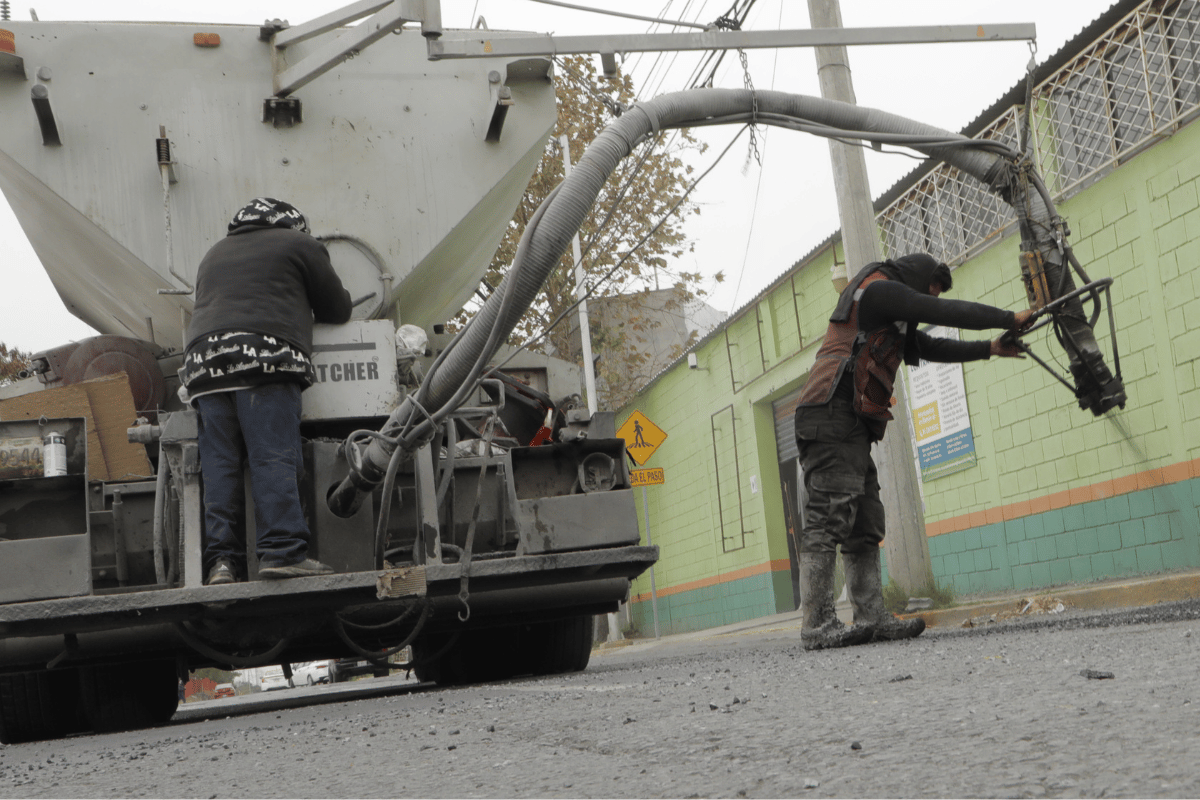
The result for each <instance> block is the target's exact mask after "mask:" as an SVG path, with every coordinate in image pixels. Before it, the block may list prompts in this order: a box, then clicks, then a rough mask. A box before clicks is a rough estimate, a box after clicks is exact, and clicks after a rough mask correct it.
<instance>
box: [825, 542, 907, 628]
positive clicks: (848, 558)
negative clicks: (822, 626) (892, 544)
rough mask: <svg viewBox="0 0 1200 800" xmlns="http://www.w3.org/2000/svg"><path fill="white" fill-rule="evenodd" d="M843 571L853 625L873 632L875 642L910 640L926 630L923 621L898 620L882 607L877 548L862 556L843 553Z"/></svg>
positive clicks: (881, 577)
mask: <svg viewBox="0 0 1200 800" xmlns="http://www.w3.org/2000/svg"><path fill="white" fill-rule="evenodd" d="M842 564H844V565H845V567H846V588H847V589H849V591H850V603H851V605H853V606H854V622H855V623H866V624H868V625H871V626H872V627H874V629H875V640H876V641H879V640H882V639H912V638H913V637H914V636H920V635H921V631H923V630H925V620H923V619H921V618H920V617H917V618H916V619H899V618H898V617H896V616H895V615H894V614H892V613H891V612H890V611H888V610H887V609H886V608H884V607H883V575H882V573H881V571H880V568H879V548H878V547H872V548H870V549H869V550H868V551H867V552H865V553H842Z"/></svg>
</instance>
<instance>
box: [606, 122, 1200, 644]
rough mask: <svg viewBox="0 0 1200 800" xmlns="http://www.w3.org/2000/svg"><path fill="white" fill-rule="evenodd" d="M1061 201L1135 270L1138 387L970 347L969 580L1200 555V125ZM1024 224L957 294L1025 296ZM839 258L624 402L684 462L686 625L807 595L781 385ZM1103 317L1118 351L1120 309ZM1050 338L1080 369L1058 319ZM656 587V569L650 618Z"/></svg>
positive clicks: (1104, 271)
mask: <svg viewBox="0 0 1200 800" xmlns="http://www.w3.org/2000/svg"><path fill="white" fill-rule="evenodd" d="M1059 212H1060V213H1061V214H1062V215H1063V216H1064V217H1065V218H1066V219H1067V221H1068V223H1069V225H1070V227H1071V229H1072V235H1071V242H1072V244H1073V245H1074V247H1075V251H1076V254H1077V255H1078V257H1079V259H1080V261H1081V262H1082V264H1083V265H1084V268H1085V269H1086V270H1087V271H1088V273H1089V274H1090V275H1091V276H1092V277H1093V278H1100V277H1108V276H1111V277H1113V278H1114V279H1115V282H1114V284H1113V287H1112V298H1113V301H1114V311H1115V315H1116V321H1117V325H1118V329H1117V339H1118V344H1119V348H1120V366H1121V370H1122V372H1123V375H1124V380H1125V383H1126V389H1127V392H1128V396H1129V401H1128V404H1127V406H1126V408H1125V409H1124V410H1122V411H1116V410H1114V411H1112V412H1109V413H1108V414H1107V415H1105V416H1104V417H1101V418H1095V417H1093V416H1092V415H1091V413H1090V412H1087V411H1082V410H1080V409H1079V408H1078V407H1077V404H1076V403H1075V401H1074V398H1073V397H1072V395H1071V393H1070V392H1069V391H1068V390H1067V389H1066V388H1065V387H1063V386H1062V385H1061V384H1060V383H1058V381H1057V380H1055V379H1054V378H1053V377H1052V376H1050V375H1049V374H1047V373H1046V372H1045V371H1044V370H1042V369H1040V368H1039V367H1038V366H1037V365H1036V364H1034V363H1033V362H1031V361H1029V360H1016V359H993V360H991V361H987V362H976V363H971V364H966V365H964V369H965V372H964V379H965V383H966V389H967V403H968V407H969V409H970V414H971V422H972V427H973V429H974V435H975V441H976V448H977V454H978V462H977V464H976V465H975V466H973V467H971V468H969V469H967V470H964V471H962V472H959V473H955V474H952V475H948V476H945V477H943V478H939V479H937V480H934V481H930V482H929V483H928V484H926V485H925V486H924V487H923V493H924V500H925V505H926V518H925V519H926V525H927V528H928V531H929V533H930V534H931V535H930V536H929V539H928V542H929V547H930V555H931V559H932V564H933V572H934V577H935V579H936V580H937V581H938V582H939V583H941V584H943V585H949V586H952V587H953V588H954V590H955V591H956V592H957V593H958V594H960V595H964V594H973V593H981V592H997V591H1007V590H1024V589H1038V588H1044V587H1050V586H1056V585H1061V584H1064V583H1071V582H1081V581H1091V580H1095V579H1099V578H1106V577H1115V576H1125V575H1135V574H1141V573H1147V572H1155V571H1161V570H1169V569H1175V568H1182V567H1196V566H1200V513H1198V511H1197V506H1198V505H1200V488H1198V485H1200V277H1198V276H1200V271H1197V270H1196V269H1195V267H1196V265H1197V264H1200V125H1197V124H1191V125H1188V126H1186V127H1184V128H1182V129H1181V130H1179V131H1177V132H1176V133H1175V134H1174V135H1172V136H1171V137H1169V138H1166V139H1164V140H1162V141H1160V142H1158V143H1156V144H1154V145H1153V146H1152V147H1150V148H1148V149H1146V150H1145V151H1143V152H1142V153H1140V154H1138V155H1137V156H1135V157H1133V158H1131V159H1129V160H1128V161H1127V162H1126V163H1123V164H1121V165H1120V166H1118V167H1115V168H1113V169H1112V170H1111V171H1110V172H1109V173H1108V174H1107V175H1104V176H1103V177H1101V178H1100V179H1098V180H1096V181H1095V182H1093V183H1092V185H1090V186H1089V187H1088V188H1086V189H1084V190H1083V191H1080V192H1078V193H1077V194H1075V195H1074V196H1073V197H1071V198H1069V199H1068V200H1066V201H1063V202H1061V203H1060V204H1059ZM1018 244H1019V242H1018V237H1016V236H1014V235H1011V234H1010V235H1008V236H1006V237H1004V238H1002V239H1000V240H999V241H998V242H996V243H995V244H993V245H992V246H990V247H989V248H988V249H986V250H984V251H982V252H981V253H979V254H978V255H977V256H975V257H974V258H972V259H971V260H970V261H968V262H967V263H965V264H963V265H962V266H960V267H959V268H957V269H956V270H955V273H954V282H955V283H954V290H953V292H952V294H951V296H952V297H956V298H964V299H972V300H978V301H980V302H984V303H988V304H991V305H995V306H1000V307H1003V308H1012V309H1016V308H1022V307H1025V305H1026V300H1025V295H1024V290H1023V287H1022V285H1021V282H1020V280H1019V266H1018V264H1019V262H1018V257H1017V250H1018ZM833 259H834V251H833V250H832V249H830V248H825V249H824V250H822V251H820V252H818V253H817V254H816V255H814V256H813V257H812V258H810V259H809V260H808V261H807V262H806V263H804V264H801V265H798V266H797V267H796V268H795V269H794V270H793V271H792V272H791V273H790V274H788V275H786V276H785V277H784V278H782V279H781V280H780V281H778V282H777V283H776V284H775V285H774V286H772V287H771V288H770V289H768V290H767V291H766V292H765V293H764V294H763V295H762V296H760V297H759V298H758V299H757V300H756V301H755V302H753V303H751V304H750V305H748V306H747V307H746V308H744V309H743V310H742V311H741V312H739V316H738V317H736V318H734V319H732V320H730V321H729V322H728V323H727V324H726V326H725V327H724V328H723V329H719V330H718V331H717V332H715V333H714V334H712V335H710V337H709V338H708V339H706V340H705V341H704V342H703V343H702V344H701V345H700V346H699V347H698V348H697V349H696V351H695V352H696V356H697V360H698V366H699V369H696V370H690V369H688V367H687V364H686V362H680V363H678V364H676V365H675V366H674V367H672V368H671V369H670V370H668V371H667V372H666V373H664V374H663V375H662V376H660V378H659V379H658V380H657V381H656V382H655V383H653V384H651V386H650V387H648V388H647V389H646V390H645V391H644V392H643V393H642V394H641V395H640V396H639V397H638V398H637V399H636V401H635V402H634V403H633V404H632V405H631V406H629V407H628V408H626V409H624V410H623V411H622V414H621V418H622V420H623V419H624V417H625V416H627V415H628V414H629V413H630V412H631V411H632V410H633V409H634V408H637V409H639V410H641V411H642V412H643V413H645V414H646V415H647V416H649V417H650V418H651V419H652V420H654V421H655V422H656V423H657V424H658V425H660V426H661V427H663V428H664V429H665V430H666V431H667V432H668V434H669V438H668V440H667V442H666V443H665V444H664V445H663V447H662V448H661V449H660V451H659V452H658V453H656V454H655V455H654V456H653V458H652V459H651V461H650V462H649V465H650V466H659V467H664V468H665V469H666V481H667V482H666V485H664V486H659V487H652V488H651V489H650V490H649V495H650V519H651V533H652V535H653V540H654V543H655V544H658V545H660V547H661V548H662V559H661V561H660V562H659V564H658V566H657V567H656V572H655V575H656V580H657V588H658V591H659V592H660V593H661V595H662V596H661V597H660V599H659V609H660V624H663V629H664V631H666V632H670V631H673V630H694V629H697V628H702V627H708V626H710V625H715V624H725V623H727V622H730V621H737V620H739V619H744V618H746V616H745V615H748V616H761V615H765V614H771V613H776V612H779V611H785V610H791V609H792V607H793V606H792V592H791V586H790V577H789V571H788V551H787V540H786V535H787V532H786V530H784V517H783V502H784V499H783V496H782V490H781V487H780V481H779V472H778V467H777V462H776V458H777V453H776V448H775V439H774V431H773V426H774V421H773V418H772V414H771V401H772V400H774V399H776V398H778V397H780V396H782V395H783V394H786V393H787V392H789V391H791V390H794V389H795V388H796V387H798V386H800V385H801V383H802V381H803V380H804V378H805V376H806V374H807V371H808V369H809V366H810V365H811V363H812V358H813V355H814V354H815V352H816V349H817V346H818V345H819V343H820V337H821V336H822V335H823V334H824V331H825V324H826V320H827V318H828V314H829V311H830V309H831V308H832V307H833V304H834V302H835V300H836V295H835V293H834V290H833V288H832V285H831V283H830V280H829V275H830V267H831V266H832V264H833ZM839 260H840V259H839ZM1097 333H1098V339H1099V341H1100V343H1101V346H1102V348H1103V349H1104V350H1105V353H1106V360H1107V362H1108V363H1109V365H1110V367H1111V366H1112V365H1113V359H1112V357H1111V354H1112V340H1111V338H1110V336H1109V333H1108V328H1107V321H1106V319H1103V318H1102V320H1101V322H1100V323H1099V324H1098V325H1097ZM965 336H966V338H984V336H985V334H973V333H971V332H967V333H966V334H965ZM1031 344H1032V346H1033V347H1034V349H1035V352H1037V353H1038V354H1039V355H1041V356H1042V357H1043V358H1047V359H1049V360H1050V361H1052V362H1053V363H1056V364H1057V366H1058V367H1059V369H1060V371H1063V372H1065V371H1066V365H1065V362H1066V358H1065V355H1064V354H1063V351H1062V350H1061V348H1059V347H1058V345H1057V343H1055V342H1054V341H1053V338H1052V334H1050V333H1048V332H1047V333H1046V334H1044V335H1041V336H1037V337H1034V338H1033V340H1032V341H1031ZM900 430H903V429H902V428H901V427H900V426H898V425H893V430H892V431H891V432H890V433H889V435H893V436H894V435H896V434H897V432H898V431H900ZM1123 431H1127V432H1128V433H1129V439H1128V440H1126V438H1125V436H1124V435H1123ZM718 475H719V477H720V483H719V484H718V482H717V477H718ZM639 504H640V499H639ZM640 513H642V512H641V510H640V505H639V514H640ZM643 524H644V523H643ZM749 573H754V574H749ZM649 592H650V587H649V580H648V578H647V577H646V576H643V577H642V578H640V579H639V580H638V581H637V582H636V584H635V586H634V595H635V600H636V602H635V604H634V613H635V615H639V616H638V618H639V619H643V620H645V619H648V617H647V616H646V614H647V613H648V610H649V605H650V604H649V603H648V602H644V600H647V599H648V598H649ZM664 607H665V608H666V611H665V612H664ZM664 620H665V623H664Z"/></svg>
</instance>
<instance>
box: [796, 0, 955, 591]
mask: <svg viewBox="0 0 1200 800" xmlns="http://www.w3.org/2000/svg"><path fill="white" fill-rule="evenodd" d="M808 14H809V21H810V23H811V26H812V27H813V28H840V27H842V12H841V8H840V6H839V5H838V0H808ZM814 52H815V53H816V56H817V76H818V78H819V79H820V81H821V96H822V97H824V98H826V99H829V100H841V101H842V102H846V103H854V102H855V98H854V84H853V82H852V81H851V79H850V59H849V56H848V55H847V53H846V48H845V47H842V46H822V47H816V48H814ZM829 156H830V159H831V160H832V161H833V185H834V189H835V190H836V193H837V204H838V216H839V217H840V220H841V226H842V247H843V249H844V252H845V257H846V267H845V271H844V272H843V271H842V270H841V268H839V267H837V266H834V268H833V273H834V274H833V275H832V276H831V277H832V280H833V285H834V287H835V288H837V290H838V291H839V292H840V291H841V290H842V289H843V288H845V286H846V284H847V283H848V282H849V279H850V277H852V276H853V275H855V274H857V273H858V271H859V270H860V269H862V268H863V267H864V266H866V265H867V264H869V263H871V262H872V261H879V260H880V257H881V253H880V246H879V229H878V227H877V226H876V224H875V210H874V208H872V206H871V188H870V185H869V184H868V182H867V162H866V159H865V158H864V157H863V150H862V148H861V147H858V146H855V145H848V144H843V143H842V142H839V141H836V140H834V139H830V140H829ZM904 387H905V384H904V380H903V377H901V378H900V380H897V381H896V387H895V397H896V405H895V406H894V407H893V408H892V414H893V415H894V416H895V417H896V419H895V422H893V424H892V432H891V434H890V435H889V436H887V437H885V438H884V440H883V441H882V442H881V443H880V444H879V445H878V447H877V450H876V456H877V458H876V461H877V462H878V468H879V484H880V496H881V498H882V500H883V505H884V510H885V512H886V514H887V536H886V538H885V539H884V548H885V549H886V552H887V568H888V576H889V577H891V578H894V579H895V581H896V583H898V584H899V585H900V586H901V588H903V589H904V590H905V591H906V592H908V593H910V594H912V593H913V592H915V591H917V590H919V589H921V588H923V587H924V586H925V585H926V584H927V583H928V582H930V581H931V580H932V576H933V567H932V565H931V563H930V560H929V543H928V542H927V541H926V540H925V513H924V509H923V508H922V506H921V494H920V490H919V488H918V485H917V472H916V462H915V461H914V459H913V449H912V437H911V436H910V434H909V426H910V423H909V419H908V418H909V413H908V396H907V391H906V390H905V388H904Z"/></svg>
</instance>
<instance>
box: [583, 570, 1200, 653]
mask: <svg viewBox="0 0 1200 800" xmlns="http://www.w3.org/2000/svg"><path fill="white" fill-rule="evenodd" d="M1049 598H1053V599H1055V600H1058V601H1061V602H1062V604H1063V605H1064V606H1066V607H1067V608H1068V609H1077V610H1091V611H1095V610H1102V609H1116V608H1134V607H1139V606H1153V605H1157V604H1158V603H1169V602H1174V601H1177V600H1191V599H1195V598H1200V571H1196V570H1193V571H1189V572H1177V573H1174V574H1170V575H1155V576H1150V577H1143V578H1127V579H1112V580H1106V581H1100V582H1097V583H1094V584H1089V585H1086V586H1075V587H1062V588H1058V589H1055V588H1053V587H1050V588H1040V589H1031V590H1029V591H1026V592H1023V593H1022V592H1008V593H1005V594H1004V595H1003V596H998V597H993V598H990V599H982V600H976V601H973V602H969V603H966V604H964V605H961V606H956V607H954V608H945V609H939V610H929V611H916V612H912V613H908V614H900V615H899V616H900V617H902V618H903V619H913V618H915V617H921V618H923V619H924V620H925V625H926V626H927V627H930V628H943V629H945V628H951V627H958V626H961V625H962V624H963V623H964V622H966V621H968V620H971V619H976V618H980V617H984V618H986V617H991V616H993V615H1004V617H1006V618H1007V617H1017V616H1022V613H1021V612H1022V610H1023V609H1024V608H1025V606H1026V604H1027V603H1028V602H1029V601H1030V600H1035V599H1049ZM851 613H852V612H851V610H850V604H849V603H848V602H846V603H839V604H838V616H839V617H841V618H842V620H843V621H844V622H847V623H848V622H849V621H850V616H851ZM1042 613H1045V612H1042ZM801 619H802V615H801V612H800V611H799V610H797V611H787V612H782V613H779V614H771V615H768V616H764V617H757V618H755V619H748V620H743V621H741V622H735V623H732V624H730V625H722V626H719V627H716V628H706V629H702V630H697V631H686V632H683V633H672V634H664V635H663V636H662V637H660V638H658V639H655V638H654V637H648V638H639V639H620V640H617V641H615V642H601V643H600V644H597V645H595V646H593V648H592V652H593V654H597V655H598V654H601V653H613V652H616V651H618V650H620V649H621V648H625V647H629V646H631V645H638V646H642V647H645V646H654V645H657V644H661V643H662V642H663V641H665V640H672V641H686V640H698V639H709V638H713V637H717V636H729V635H734V634H738V633H747V632H764V631H772V630H778V631H784V630H796V631H798V630H799V629H800V625H801Z"/></svg>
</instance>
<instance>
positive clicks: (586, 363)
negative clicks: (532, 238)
mask: <svg viewBox="0 0 1200 800" xmlns="http://www.w3.org/2000/svg"><path fill="white" fill-rule="evenodd" d="M558 146H559V149H560V150H562V157H563V179H564V180H565V179H566V177H567V176H568V175H570V174H571V140H570V139H568V138H567V135H566V134H565V133H564V134H562V135H561V136H559V137H558ZM571 257H572V258H573V259H575V299H577V300H579V336H580V340H581V342H582V348H583V385H584V389H585V390H586V391H587V407H588V411H589V412H591V413H592V414H595V413H596V410H597V404H596V363H595V362H594V361H593V360H592V328H591V325H590V323H589V322H588V307H587V300H585V299H583V296H584V294H585V292H586V287H585V286H584V285H583V278H584V272H583V256H582V254H581V253H580V249H579V231H575V235H574V236H572V237H571ZM609 616H610V618H613V619H615V615H612V614H610V615H609Z"/></svg>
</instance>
